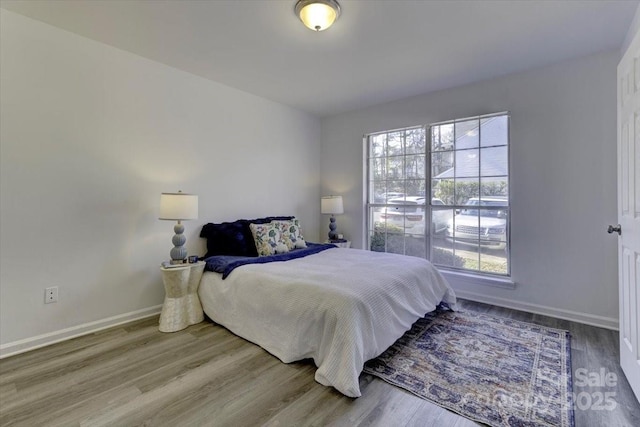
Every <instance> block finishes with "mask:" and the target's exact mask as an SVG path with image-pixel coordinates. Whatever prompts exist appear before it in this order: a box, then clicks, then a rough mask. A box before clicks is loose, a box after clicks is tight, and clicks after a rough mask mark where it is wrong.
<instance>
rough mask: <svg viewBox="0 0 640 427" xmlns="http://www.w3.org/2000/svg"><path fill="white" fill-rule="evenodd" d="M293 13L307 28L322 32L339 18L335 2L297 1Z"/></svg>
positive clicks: (330, 0)
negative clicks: (294, 12)
mask: <svg viewBox="0 0 640 427" xmlns="http://www.w3.org/2000/svg"><path fill="white" fill-rule="evenodd" d="M295 11H296V15H298V16H299V17H300V20H301V21H302V22H303V23H304V25H306V26H307V27H308V28H310V29H312V30H314V31H324V30H326V29H327V28H329V27H330V26H331V25H332V24H333V22H334V21H335V20H336V19H338V17H339V16H340V5H339V4H338V2H337V1H336V0H298V2H297V3H296V7H295Z"/></svg>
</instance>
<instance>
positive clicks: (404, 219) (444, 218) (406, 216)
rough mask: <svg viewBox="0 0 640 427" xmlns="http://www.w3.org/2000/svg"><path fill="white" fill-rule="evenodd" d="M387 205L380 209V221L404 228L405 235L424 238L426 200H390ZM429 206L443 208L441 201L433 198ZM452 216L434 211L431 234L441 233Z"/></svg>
mask: <svg viewBox="0 0 640 427" xmlns="http://www.w3.org/2000/svg"><path fill="white" fill-rule="evenodd" d="M387 203H388V204H389V205H397V206H387V207H385V208H384V209H382V212H381V214H380V219H381V220H383V221H386V222H387V224H391V225H396V226H398V227H400V228H404V231H405V233H407V234H411V235H414V236H424V234H425V218H426V216H425V214H426V212H427V206H426V198H425V197H423V196H406V197H398V198H395V199H390V200H388V201H387ZM431 204H432V205H434V206H443V205H444V203H443V202H442V200H440V199H437V198H433V199H431ZM452 216H453V214H452V211H451V210H448V209H447V210H434V211H433V222H432V232H433V233H435V234H438V233H443V232H444V231H445V230H446V229H447V225H448V224H449V220H450V219H451V218H452Z"/></svg>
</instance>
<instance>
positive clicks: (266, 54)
mask: <svg viewBox="0 0 640 427" xmlns="http://www.w3.org/2000/svg"><path fill="white" fill-rule="evenodd" d="M1 1H2V2H1V3H0V4H1V6H2V7H3V8H5V9H8V10H11V11H14V12H17V13H20V14H23V15H26V16H29V17H32V18H34V19H38V20H41V21H44V22H47V23H49V24H52V25H55V26H57V27H60V28H63V29H66V30H69V31H72V32H74V33H77V34H80V35H83V36H86V37H88V38H91V39H94V40H98V41H101V42H103V43H106V44H109V45H112V46H115V47H118V48H120V49H124V50H127V51H129V52H133V53H135V54H138V55H141V56H143V57H146V58H150V59H153V60H156V61H159V62H162V63H164V64H167V65H170V66H173V67H176V68H179V69H182V70H185V71H188V72H191V73H193V74H196V75H199V76H202V77H205V78H207V79H211V80H214V81H217V82H219V83H223V84H226V85H228V86H232V87H235V88H237V89H241V90H244V91H247V92H250V93H253V94H256V95H259V96H262V97H265V98H268V99H271V100H273V101H277V102H280V103H283V104H287V105H290V106H293V107H296V108H299V109H302V110H305V111H307V112H310V113H312V114H316V115H318V116H327V115H332V114H337V113H341V112H344V111H348V110H352V109H356V108H362V107H365V106H368V105H374V104H378V103H382V102H385V101H391V100H395V99H400V98H404V97H407V96H411V95H417V94H420V93H425V92H430V91H434V90H439V89H445V88H448V87H453V86H458V85H462V84H465V83H470V82H474V81H478V80H483V79H487V78H491V77H495V76H498V75H504V74H508V73H512V72H515V71H521V70H525V69H528V68H532V67H538V66H543V65H547V64H551V63H554V62H558V61H562V60H564V59H568V58H574V57H578V56H582V55H587V54H590V53H594V52H598V51H603V50H606V49H614V48H619V47H620V46H621V44H622V42H623V40H624V37H625V35H626V32H627V29H628V27H629V25H630V23H631V21H632V19H633V16H634V13H635V10H636V7H637V5H638V1H637V0H632V1H615V0H605V1H561V0H559V1H533V0H532V1H456V0H447V1H420V0H339V2H340V4H341V6H342V15H341V16H340V18H339V19H338V21H336V23H335V24H334V25H333V27H331V28H329V29H328V30H326V31H323V32H319V33H316V32H313V31H311V30H309V29H307V28H306V27H305V26H304V25H302V23H301V22H300V21H299V20H298V18H297V17H296V16H295V15H294V12H293V7H294V4H295V0H211V1H206V0H198V1H195V0H182V1H178V0H157V1H156V0H154V1H149V0H126V1H112V0H57V1H53V0H29V1H13V0H1Z"/></svg>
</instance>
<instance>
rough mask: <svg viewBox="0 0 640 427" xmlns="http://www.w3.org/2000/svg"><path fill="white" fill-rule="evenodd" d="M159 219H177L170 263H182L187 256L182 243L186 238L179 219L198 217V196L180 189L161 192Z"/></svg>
mask: <svg viewBox="0 0 640 427" xmlns="http://www.w3.org/2000/svg"><path fill="white" fill-rule="evenodd" d="M160 219H166V220H172V221H178V223H177V224H176V225H175V226H174V227H173V231H174V232H175V233H176V234H175V235H174V236H173V239H171V241H172V242H173V249H171V252H170V254H171V264H182V262H183V261H184V260H185V259H186V258H187V248H185V247H184V244H185V243H186V241H187V238H186V237H185V235H184V234H182V233H184V225H182V223H181V221H186V220H189V219H198V196H197V195H195V194H186V193H183V192H182V191H179V192H177V193H162V194H161V195H160Z"/></svg>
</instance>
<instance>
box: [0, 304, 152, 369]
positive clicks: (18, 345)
mask: <svg viewBox="0 0 640 427" xmlns="http://www.w3.org/2000/svg"><path fill="white" fill-rule="evenodd" d="M161 310H162V305H156V306H153V307H149V308H143V309H141V310H136V311H131V312H129V313H124V314H119V315H117V316H112V317H107V318H106V319H101V320H96V321H94V322H89V323H84V324H82V325H78V326H73V327H71V328H66V329H61V330H59V331H53V332H49V333H46V334H42V335H38V336H35V337H31V338H25V339H22V340H19V341H14V342H10V343H6V344H2V345H0V359H4V358H5V357H9V356H14V355H16V354H20V353H25V352H27V351H31V350H35V349H37V348H41V347H46V346H48V345H51V344H55V343H57V342H61V341H66V340H69V339H72V338H76V337H79V336H82V335H87V334H92V333H94V332H98V331H101V330H103V329H107V328H112V327H114V326H118V325H122V324H123V323H128V322H132V321H134V320H140V319H144V318H147V317H151V316H155V315H157V314H159V313H160V311H161Z"/></svg>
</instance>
